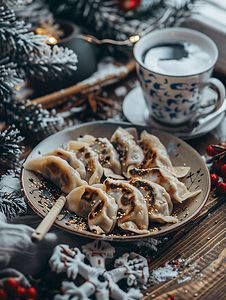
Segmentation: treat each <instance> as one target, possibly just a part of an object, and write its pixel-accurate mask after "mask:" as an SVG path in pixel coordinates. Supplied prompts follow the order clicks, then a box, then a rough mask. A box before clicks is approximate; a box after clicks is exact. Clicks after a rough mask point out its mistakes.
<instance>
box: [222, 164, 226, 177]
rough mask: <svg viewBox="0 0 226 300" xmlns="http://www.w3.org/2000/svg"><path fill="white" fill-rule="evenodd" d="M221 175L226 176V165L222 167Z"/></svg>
mask: <svg viewBox="0 0 226 300" xmlns="http://www.w3.org/2000/svg"><path fill="white" fill-rule="evenodd" d="M221 173H222V175H223V176H226V164H224V165H223V166H222V167H221Z"/></svg>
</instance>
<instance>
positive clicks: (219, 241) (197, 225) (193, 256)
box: [19, 72, 226, 300]
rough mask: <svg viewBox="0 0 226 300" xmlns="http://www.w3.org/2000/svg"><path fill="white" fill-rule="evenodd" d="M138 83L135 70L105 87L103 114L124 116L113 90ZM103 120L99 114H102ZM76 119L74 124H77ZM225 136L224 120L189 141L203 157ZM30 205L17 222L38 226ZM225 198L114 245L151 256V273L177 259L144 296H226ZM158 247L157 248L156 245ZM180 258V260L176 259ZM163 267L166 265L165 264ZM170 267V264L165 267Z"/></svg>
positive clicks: (214, 198) (80, 240) (27, 143)
mask: <svg viewBox="0 0 226 300" xmlns="http://www.w3.org/2000/svg"><path fill="white" fill-rule="evenodd" d="M136 84H137V77H136V74H135V72H132V73H131V74H130V75H129V76H128V77H127V78H126V79H124V80H123V81H121V82H119V83H117V84H114V85H111V86H110V87H106V88H104V91H105V95H106V94H107V98H108V99H111V100H113V101H114V106H113V107H112V108H109V109H108V112H107V113H106V114H102V118H109V117H113V118H115V117H116V116H117V117H120V119H121V120H126V119H125V117H124V116H123V113H122V109H121V105H122V101H123V98H124V96H118V97H117V96H116V95H115V90H116V88H118V87H121V86H123V87H126V88H127V92H129V91H130V90H131V89H132V87H133V86H134V85H136ZM99 118H100V117H99ZM94 119H95V118H94V117H91V118H90V117H89V116H86V119H83V121H86V120H87V121H90V120H94ZM76 122H77V119H76V120H73V123H76ZM225 139H226V119H224V120H223V122H222V123H221V124H220V125H219V126H218V127H217V128H216V129H214V130H213V131H211V132H210V133H208V134H206V135H205V136H202V137H199V138H197V139H192V140H189V141H187V142H188V144H190V145H191V146H192V147H194V148H195V149H196V150H197V151H198V152H199V153H200V155H205V154H206V148H207V146H208V145H209V144H219V143H220V142H222V141H225ZM24 145H25V146H26V152H25V154H24V155H23V157H25V156H26V155H27V154H28V153H29V151H30V150H31V149H32V148H33V147H34V146H35V142H34V141H32V142H31V141H28V140H25V141H24ZM40 220H41V219H40V217H39V216H37V215H36V214H35V213H34V212H33V211H32V210H31V209H30V208H28V211H27V214H26V215H25V216H22V217H21V218H20V219H19V222H22V223H25V224H28V225H30V226H32V227H34V228H35V227H36V226H37V225H38V224H39V222H40ZM225 225H226V201H225V196H223V195H219V194H216V192H215V191H214V190H212V191H211V194H210V197H209V200H208V202H207V204H206V205H205V207H204V208H203V210H202V211H201V212H200V213H199V215H198V216H197V217H195V218H194V219H193V220H192V221H191V222H190V223H189V224H187V225H186V226H184V227H183V228H181V229H180V230H177V231H175V232H173V233H171V234H169V235H166V236H162V237H160V238H158V239H155V240H154V242H155V243H153V241H152V242H151V241H148V240H147V241H145V242H144V243H143V244H141V243H139V242H138V243H126V244H120V245H119V244H117V243H113V246H114V247H116V253H117V255H120V254H122V253H124V252H127V251H135V252H137V251H138V252H139V253H140V254H141V255H143V256H145V257H147V258H148V260H149V270H150V275H152V274H153V273H152V271H153V270H158V269H159V268H160V266H162V265H163V266H164V264H166V266H167V265H168V263H169V262H171V261H172V262H173V265H174V267H175V268H176V274H177V275H176V276H175V277H174V278H171V279H168V280H167V279H166V280H163V281H162V282H156V283H155V282H153V280H151V278H150V280H149V282H148V284H147V286H146V288H145V289H143V290H142V293H143V294H144V297H143V299H155V300H160V299H161V300H166V299H167V298H169V299H176V300H179V299H180V300H182V299H186V300H189V299H199V300H204V299H205V300H207V299H209V300H210V299H211V300H213V299H214V300H215V299H217V300H220V299H222V300H223V299H225V297H226V296H225V294H226V278H225V269H226V250H225V249H226V226H225ZM60 230H61V229H58V228H55V227H53V228H52V229H51V231H53V232H56V231H57V232H59V231H60ZM68 235H69V238H71V240H72V241H73V242H72V243H73V244H76V243H77V244H78V243H79V244H82V243H84V242H89V240H86V239H83V238H80V237H75V236H74V235H70V234H68ZM155 247H156V249H157V251H155V249H154V248H155ZM175 261H176V262H175ZM163 268H164V267H163ZM165 268H166V267H165Z"/></svg>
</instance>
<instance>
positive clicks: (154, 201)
mask: <svg viewBox="0 0 226 300" xmlns="http://www.w3.org/2000/svg"><path fill="white" fill-rule="evenodd" d="M21 188H22V191H23V193H24V195H25V197H26V199H27V202H28V203H29V205H30V206H31V208H32V209H33V210H34V211H35V212H37V214H39V215H40V216H41V217H43V218H44V217H45V216H46V214H47V213H48V212H49V211H50V209H51V207H52V206H53V205H54V203H55V201H56V199H58V197H59V196H60V195H62V194H63V195H65V196H66V204H65V206H64V207H63V209H62V211H61V212H60V214H59V215H58V216H57V218H56V220H55V223H54V225H56V226H58V227H60V228H62V229H64V230H66V231H69V232H72V233H74V234H77V235H81V236H84V237H90V238H95V239H106V240H113V241H122V240H123V241H126V240H128V241H131V240H139V239H142V238H148V237H155V236H159V235H162V234H167V233H169V232H171V231H173V230H175V229H179V228H180V227H181V226H184V225H186V224H187V223H188V222H189V221H191V220H192V218H194V216H196V215H197V214H198V213H199V212H200V211H201V209H202V208H203V207H204V205H205V203H206V201H207V199H208V196H209V193H210V176H209V171H208V168H207V166H206V164H205V162H204V161H203V159H202V157H201V156H200V155H199V154H198V153H197V152H196V150H194V149H193V148H192V147H191V146H189V145H188V144H187V143H186V142H184V141H182V140H180V139H179V138H177V137H174V136H172V135H170V134H168V133H165V132H162V131H159V130H157V129H152V128H150V127H148V126H139V125H133V124H130V123H125V122H119V123H115V122H111V121H97V122H90V123H85V124H81V125H76V126H73V127H69V128H66V129H64V130H62V131H60V132H58V133H55V134H54V135H52V136H50V137H48V138H46V139H45V140H43V141H42V142H41V143H39V144H38V145H37V146H36V147H35V148H34V149H33V151H32V152H31V153H30V154H29V155H28V157H27V158H26V160H25V162H24V164H23V167H22V171H21Z"/></svg>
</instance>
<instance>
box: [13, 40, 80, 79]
mask: <svg viewBox="0 0 226 300" xmlns="http://www.w3.org/2000/svg"><path fill="white" fill-rule="evenodd" d="M77 62H78V59H77V55H76V54H75V53H74V52H73V51H72V50H70V49H68V48H63V47H58V46H57V45H55V46H54V47H53V48H52V50H51V51H50V52H47V53H44V54H43V56H42V57H41V58H40V57H38V56H36V55H35V53H30V60H29V61H27V60H26V57H22V59H21V60H20V62H19V63H18V68H19V69H20V73H21V74H22V73H23V72H24V77H25V76H26V77H30V78H37V79H39V80H45V81H48V80H49V79H54V78H55V77H57V78H59V79H61V80H62V79H63V77H64V76H65V75H72V74H73V72H74V71H75V70H77V67H76V63H77Z"/></svg>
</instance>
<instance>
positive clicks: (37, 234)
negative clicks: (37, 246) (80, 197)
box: [31, 195, 66, 243]
mask: <svg viewBox="0 0 226 300" xmlns="http://www.w3.org/2000/svg"><path fill="white" fill-rule="evenodd" d="M65 202H66V198H65V196H63V195H61V196H60V197H59V198H58V199H57V201H56V203H55V204H54V206H53V207H52V208H51V210H50V211H49V212H48V214H47V215H46V216H45V218H44V219H43V220H42V222H41V223H40V224H39V225H38V227H37V228H36V230H35V231H34V232H33V233H32V235H31V239H32V241H33V242H34V243H37V242H39V241H41V240H42V239H43V237H44V236H45V235H46V233H47V232H48V231H49V229H50V228H51V226H52V225H53V223H54V222H55V220H56V217H57V215H58V214H59V213H60V211H61V209H62V208H63V206H64V204H65Z"/></svg>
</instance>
